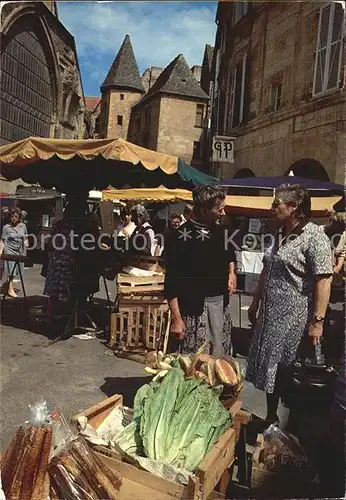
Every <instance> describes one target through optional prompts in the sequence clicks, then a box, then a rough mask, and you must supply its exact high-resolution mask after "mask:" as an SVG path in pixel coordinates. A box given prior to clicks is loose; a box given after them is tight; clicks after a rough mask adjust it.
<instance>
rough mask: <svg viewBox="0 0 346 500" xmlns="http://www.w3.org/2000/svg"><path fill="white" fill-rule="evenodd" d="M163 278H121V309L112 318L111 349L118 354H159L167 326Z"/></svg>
mask: <svg viewBox="0 0 346 500" xmlns="http://www.w3.org/2000/svg"><path fill="white" fill-rule="evenodd" d="M163 281H164V276H150V277H148V278H147V277H134V276H130V275H128V274H121V275H119V277H118V307H117V309H116V310H115V311H114V312H113V313H112V314H111V325H110V346H111V348H112V349H115V350H119V351H134V350H138V349H139V350H141V349H144V350H157V349H158V348H159V343H160V340H161V339H163V337H164V335H165V332H166V328H167V323H168V304H167V301H166V300H165V299H164V296H163Z"/></svg>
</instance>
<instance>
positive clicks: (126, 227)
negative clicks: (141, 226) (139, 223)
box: [118, 206, 136, 238]
mask: <svg viewBox="0 0 346 500" xmlns="http://www.w3.org/2000/svg"><path fill="white" fill-rule="evenodd" d="M120 217H121V220H122V223H121V224H120V226H119V227H118V236H122V237H123V238H130V237H131V236H132V233H133V231H134V230H135V229H136V224H135V223H134V222H133V220H132V216H131V208H130V207H128V206H126V207H124V208H123V209H122V210H121V212H120Z"/></svg>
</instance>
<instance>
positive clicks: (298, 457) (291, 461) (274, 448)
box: [261, 424, 317, 481]
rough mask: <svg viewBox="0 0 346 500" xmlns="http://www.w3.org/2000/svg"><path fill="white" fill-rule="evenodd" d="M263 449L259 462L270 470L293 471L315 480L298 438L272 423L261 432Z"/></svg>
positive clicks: (307, 478) (306, 478)
mask: <svg viewBox="0 0 346 500" xmlns="http://www.w3.org/2000/svg"><path fill="white" fill-rule="evenodd" d="M263 438H264V449H263V450H262V452H261V462H262V463H263V464H264V466H265V467H266V469H268V470H270V471H279V470H280V471H282V470H285V471H286V472H290V471H294V474H295V475H300V476H301V477H302V478H304V479H305V480H307V481H311V480H316V479H317V477H316V474H315V473H314V471H313V469H312V467H311V465H310V463H309V459H308V457H307V455H306V453H305V451H304V450H303V448H302V446H301V445H300V443H299V440H298V438H296V437H295V436H293V435H292V434H289V433H286V432H283V431H282V430H281V429H280V428H279V427H277V426H276V425H274V424H272V425H270V426H269V427H268V429H267V430H265V431H264V432H263Z"/></svg>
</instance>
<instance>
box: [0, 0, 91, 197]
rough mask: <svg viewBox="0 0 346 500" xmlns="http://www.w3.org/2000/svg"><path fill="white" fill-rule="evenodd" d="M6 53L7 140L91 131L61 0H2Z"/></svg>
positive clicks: (1, 137)
mask: <svg viewBox="0 0 346 500" xmlns="http://www.w3.org/2000/svg"><path fill="white" fill-rule="evenodd" d="M0 57H1V59H0V65H1V66H0V67H1V96H0V103H1V105H0V120H1V132H0V141H1V144H6V143H9V142H15V141H19V140H22V139H25V138H26V137H30V136H37V137H56V138H71V139H73V138H83V137H84V136H85V135H87V132H86V127H87V124H86V123H85V122H84V97H83V89H82V83H81V77H80V71H79V66H78V59H77V52H76V47H75V42H74V38H73V36H72V35H71V34H70V33H69V32H68V31H67V30H66V28H65V27H64V26H63V24H61V22H60V21H59V19H58V13H57V7H56V2H53V1H50V2H48V1H46V2H41V1H40V2H2V4H1V53H0ZM14 189H15V183H7V182H6V181H3V182H2V191H3V192H13V190H14ZM6 190H8V191H6Z"/></svg>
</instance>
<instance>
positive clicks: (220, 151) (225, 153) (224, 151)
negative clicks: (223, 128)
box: [213, 135, 235, 163]
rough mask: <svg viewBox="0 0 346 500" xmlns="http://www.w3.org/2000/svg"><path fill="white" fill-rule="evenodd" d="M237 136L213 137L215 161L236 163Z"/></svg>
mask: <svg viewBox="0 0 346 500" xmlns="http://www.w3.org/2000/svg"><path fill="white" fill-rule="evenodd" d="M234 141H235V137H224V136H218V135H216V136H214V137H213V162H226V163H234Z"/></svg>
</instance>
